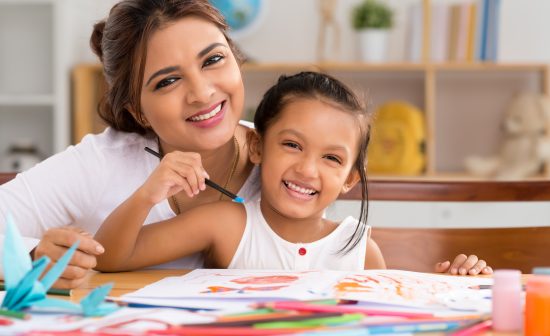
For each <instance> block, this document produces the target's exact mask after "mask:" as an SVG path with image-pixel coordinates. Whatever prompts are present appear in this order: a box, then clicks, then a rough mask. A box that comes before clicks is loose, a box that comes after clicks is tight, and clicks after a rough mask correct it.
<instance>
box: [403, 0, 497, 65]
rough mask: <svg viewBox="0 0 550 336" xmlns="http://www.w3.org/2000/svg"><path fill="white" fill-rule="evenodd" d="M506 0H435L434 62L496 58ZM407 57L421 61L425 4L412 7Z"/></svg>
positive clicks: (410, 59) (432, 7)
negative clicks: (504, 0)
mask: <svg viewBox="0 0 550 336" xmlns="http://www.w3.org/2000/svg"><path fill="white" fill-rule="evenodd" d="M501 1H502V0H464V1H461V2H455V3H448V2H442V1H434V2H432V3H431V5H430V6H431V7H430V11H431V19H430V22H429V23H430V34H429V36H430V39H431V41H430V42H431V43H430V53H429V55H430V60H431V61H432V62H436V63H441V62H446V61H450V62H474V61H493V62H494V61H496V60H497V58H498V40H499V31H500V8H501ZM408 16H409V17H408V26H409V29H408V30H407V34H408V35H407V43H408V45H407V57H406V58H407V59H408V60H409V61H412V62H419V61H420V60H421V55H422V44H423V24H422V22H423V16H424V13H423V6H422V4H421V3H420V2H417V3H414V4H413V5H412V6H411V7H410V8H409V11H408Z"/></svg>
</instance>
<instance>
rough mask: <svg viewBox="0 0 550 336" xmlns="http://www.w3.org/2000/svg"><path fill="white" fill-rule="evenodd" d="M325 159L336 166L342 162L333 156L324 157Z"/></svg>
mask: <svg viewBox="0 0 550 336" xmlns="http://www.w3.org/2000/svg"><path fill="white" fill-rule="evenodd" d="M325 158H326V159H328V160H330V161H334V162H336V163H338V164H342V160H340V158H339V157H337V156H335V155H326V156H325Z"/></svg>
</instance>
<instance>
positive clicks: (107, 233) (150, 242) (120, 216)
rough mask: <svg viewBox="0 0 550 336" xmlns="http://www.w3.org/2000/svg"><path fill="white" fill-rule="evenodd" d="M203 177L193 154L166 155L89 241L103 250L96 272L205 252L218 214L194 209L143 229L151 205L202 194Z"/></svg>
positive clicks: (131, 267) (133, 267) (132, 267)
mask: <svg viewBox="0 0 550 336" xmlns="http://www.w3.org/2000/svg"><path fill="white" fill-rule="evenodd" d="M206 176H207V174H206V173H205V172H204V169H203V168H202V164H201V159H200V156H198V154H196V153H183V152H171V153H168V154H167V155H165V156H164V157H163V158H162V160H161V162H160V164H159V165H158V167H157V168H156V169H155V170H154V171H153V173H151V175H150V176H149V177H148V178H147V180H146V181H145V183H144V184H143V185H142V186H141V187H139V188H138V189H137V190H136V191H135V192H134V193H133V194H132V195H131V196H130V197H129V198H128V199H127V200H126V201H124V202H123V203H122V204H121V205H120V206H118V207H117V208H116V209H115V210H114V211H113V212H112V213H111V214H110V215H109V217H107V219H105V221H104V222H103V225H102V226H101V227H100V229H99V230H98V231H97V233H96V236H95V238H96V239H97V241H98V242H100V243H101V244H102V245H103V247H104V248H105V253H104V254H103V255H102V256H101V258H98V264H97V269H99V270H102V271H123V270H130V269H135V268H140V267H144V266H149V265H154V264H159V263H162V262H166V261H169V260H173V259H176V258H178V257H182V256H184V255H188V254H192V253H194V252H197V251H203V250H205V249H207V248H208V247H209V246H211V245H212V231H211V228H212V227H213V225H212V223H213V222H214V223H215V222H216V221H214V214H217V215H218V214H219V212H218V210H216V209H212V207H207V206H205V208H204V209H203V208H202V207H197V208H194V209H192V211H187V212H186V213H185V214H184V215H181V216H177V217H176V218H173V219H170V220H167V221H163V222H160V223H159V224H158V225H146V226H143V223H144V222H145V219H146V218H147V215H148V214H149V212H150V210H151V208H152V207H153V206H154V205H155V204H157V203H159V202H162V201H164V200H165V199H166V198H168V197H170V196H172V195H174V194H176V193H178V192H180V191H184V192H185V193H187V195H188V196H189V197H193V195H196V194H198V193H199V191H200V190H204V188H205V186H204V178H205V177H206ZM214 208H216V207H215V206H214ZM224 215H225V214H224ZM228 217H229V214H228ZM224 220H225V218H224ZM228 220H229V218H228Z"/></svg>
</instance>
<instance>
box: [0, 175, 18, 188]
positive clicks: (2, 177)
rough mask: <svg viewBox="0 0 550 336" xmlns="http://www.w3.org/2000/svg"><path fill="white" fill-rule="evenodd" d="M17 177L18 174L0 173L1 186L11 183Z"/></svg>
mask: <svg viewBox="0 0 550 336" xmlns="http://www.w3.org/2000/svg"><path fill="white" fill-rule="evenodd" d="M15 175H17V173H0V185H2V184H4V183H6V182H8V181H11V180H12V179H14V178H15Z"/></svg>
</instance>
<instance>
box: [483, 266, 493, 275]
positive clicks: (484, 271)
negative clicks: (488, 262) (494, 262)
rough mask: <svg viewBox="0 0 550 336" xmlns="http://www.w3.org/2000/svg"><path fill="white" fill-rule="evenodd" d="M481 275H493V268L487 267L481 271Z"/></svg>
mask: <svg viewBox="0 0 550 336" xmlns="http://www.w3.org/2000/svg"><path fill="white" fill-rule="evenodd" d="M481 274H493V268H492V267H491V266H485V267H483V268H482V269H481Z"/></svg>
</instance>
